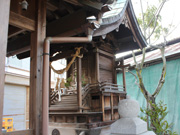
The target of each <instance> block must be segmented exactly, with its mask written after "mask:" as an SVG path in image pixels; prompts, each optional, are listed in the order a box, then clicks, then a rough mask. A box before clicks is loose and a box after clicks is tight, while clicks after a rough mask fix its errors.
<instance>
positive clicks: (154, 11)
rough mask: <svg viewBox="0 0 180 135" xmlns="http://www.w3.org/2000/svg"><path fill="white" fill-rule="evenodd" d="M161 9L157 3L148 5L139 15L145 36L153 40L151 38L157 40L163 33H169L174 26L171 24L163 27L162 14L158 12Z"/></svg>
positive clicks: (162, 0) (162, 1)
mask: <svg viewBox="0 0 180 135" xmlns="http://www.w3.org/2000/svg"><path fill="white" fill-rule="evenodd" d="M165 1H166V0H159V3H161V4H162V3H165ZM159 10H160V9H159V8H157V7H156V6H155V5H148V4H147V8H146V10H145V12H143V13H141V14H140V17H138V19H137V20H138V23H139V25H140V27H141V29H142V31H143V34H144V36H145V38H146V39H147V40H148V41H149V43H150V42H151V40H150V39H153V40H157V39H159V38H160V36H161V35H164V36H165V35H167V34H168V33H169V29H170V28H171V27H173V25H169V27H163V26H162V25H161V21H162V18H161V15H160V14H159V13H160V12H158V11H159Z"/></svg>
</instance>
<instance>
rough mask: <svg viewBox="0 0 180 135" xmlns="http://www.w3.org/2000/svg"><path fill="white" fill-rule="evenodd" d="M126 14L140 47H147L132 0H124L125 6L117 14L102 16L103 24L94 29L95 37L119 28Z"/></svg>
mask: <svg viewBox="0 0 180 135" xmlns="http://www.w3.org/2000/svg"><path fill="white" fill-rule="evenodd" d="M125 16H126V17H127V19H128V24H129V27H130V29H131V31H132V34H133V37H134V39H135V40H136V42H137V43H138V45H139V47H140V48H141V49H142V48H144V47H146V46H147V42H146V40H145V38H144V36H143V34H142V32H141V29H140V28H139V25H138V22H137V19H136V16H135V13H134V10H133V7H132V3H131V0H125V1H124V7H122V9H121V11H120V12H119V13H118V14H117V15H114V16H109V17H106V18H102V24H101V26H100V28H99V29H97V30H95V31H94V34H93V36H94V37H95V36H102V35H106V34H108V33H110V32H112V31H113V30H115V29H117V28H119V26H120V25H121V23H122V21H123V20H124V18H125Z"/></svg>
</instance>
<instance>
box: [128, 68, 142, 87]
mask: <svg viewBox="0 0 180 135" xmlns="http://www.w3.org/2000/svg"><path fill="white" fill-rule="evenodd" d="M127 71H128V72H129V73H130V74H132V75H133V76H134V78H135V84H136V85H137V86H138V87H139V88H140V86H139V84H138V80H137V76H136V75H135V74H134V73H133V72H131V71H130V70H128V69H127Z"/></svg>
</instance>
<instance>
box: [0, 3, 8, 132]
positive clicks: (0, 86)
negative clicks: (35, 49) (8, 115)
mask: <svg viewBox="0 0 180 135" xmlns="http://www.w3.org/2000/svg"><path fill="white" fill-rule="evenodd" d="M9 10H10V0H1V1H0V47H1V49H0V54H1V57H0V134H1V133H2V117H3V100H4V81H5V57H6V48H7V38H8V22H9V17H8V16H9Z"/></svg>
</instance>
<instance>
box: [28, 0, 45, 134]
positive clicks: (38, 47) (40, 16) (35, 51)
mask: <svg viewBox="0 0 180 135" xmlns="http://www.w3.org/2000/svg"><path fill="white" fill-rule="evenodd" d="M36 14H37V18H36V27H35V31H34V32H32V33H31V54H30V56H31V61H30V62H31V63H30V109H29V110H30V112H29V114H30V116H29V121H30V123H29V127H30V128H31V129H34V135H42V91H43V90H42V71H43V69H42V67H43V66H42V65H43V64H42V62H43V59H42V54H43V43H44V39H45V37H46V0H36ZM47 134H48V133H47ZM44 135H45V134H44Z"/></svg>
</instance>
